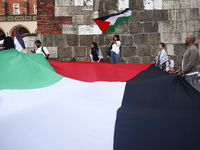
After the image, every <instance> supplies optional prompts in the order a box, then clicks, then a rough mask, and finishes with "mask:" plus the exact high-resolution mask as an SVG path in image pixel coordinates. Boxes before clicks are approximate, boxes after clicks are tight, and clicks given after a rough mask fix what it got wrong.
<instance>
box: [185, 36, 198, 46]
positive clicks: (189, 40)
mask: <svg viewBox="0 0 200 150" xmlns="http://www.w3.org/2000/svg"><path fill="white" fill-rule="evenodd" d="M195 41H196V37H195V36H194V35H192V34H189V35H188V36H187V37H186V39H185V45H193V44H194V42H195Z"/></svg>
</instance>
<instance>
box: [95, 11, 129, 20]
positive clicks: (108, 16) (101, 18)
mask: <svg viewBox="0 0 200 150" xmlns="http://www.w3.org/2000/svg"><path fill="white" fill-rule="evenodd" d="M128 10H130V9H129V8H126V9H125V10H123V11H122V12H120V13H115V14H110V15H107V16H103V17H99V18H96V19H95V20H101V21H105V20H107V19H108V18H110V17H112V16H117V15H120V14H123V13H124V12H126V11H128Z"/></svg>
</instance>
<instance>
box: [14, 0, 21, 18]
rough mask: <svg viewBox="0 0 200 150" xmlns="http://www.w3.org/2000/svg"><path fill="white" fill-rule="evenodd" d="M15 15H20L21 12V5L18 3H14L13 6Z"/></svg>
mask: <svg viewBox="0 0 200 150" xmlns="http://www.w3.org/2000/svg"><path fill="white" fill-rule="evenodd" d="M13 14H16V15H17V14H20V10H19V4H18V3H14V4H13Z"/></svg>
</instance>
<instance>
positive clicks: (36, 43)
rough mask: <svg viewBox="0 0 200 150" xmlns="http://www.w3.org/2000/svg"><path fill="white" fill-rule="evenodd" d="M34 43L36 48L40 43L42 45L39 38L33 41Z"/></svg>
mask: <svg viewBox="0 0 200 150" xmlns="http://www.w3.org/2000/svg"><path fill="white" fill-rule="evenodd" d="M35 45H36V47H38V48H39V47H41V45H42V44H41V41H40V40H37V41H35Z"/></svg>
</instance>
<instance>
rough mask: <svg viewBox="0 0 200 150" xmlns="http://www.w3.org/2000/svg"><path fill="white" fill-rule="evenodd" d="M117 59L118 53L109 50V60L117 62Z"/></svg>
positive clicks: (118, 57)
mask: <svg viewBox="0 0 200 150" xmlns="http://www.w3.org/2000/svg"><path fill="white" fill-rule="evenodd" d="M119 59H120V55H119V54H116V53H115V52H113V51H111V55H110V62H111V63H114V62H115V63H119Z"/></svg>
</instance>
